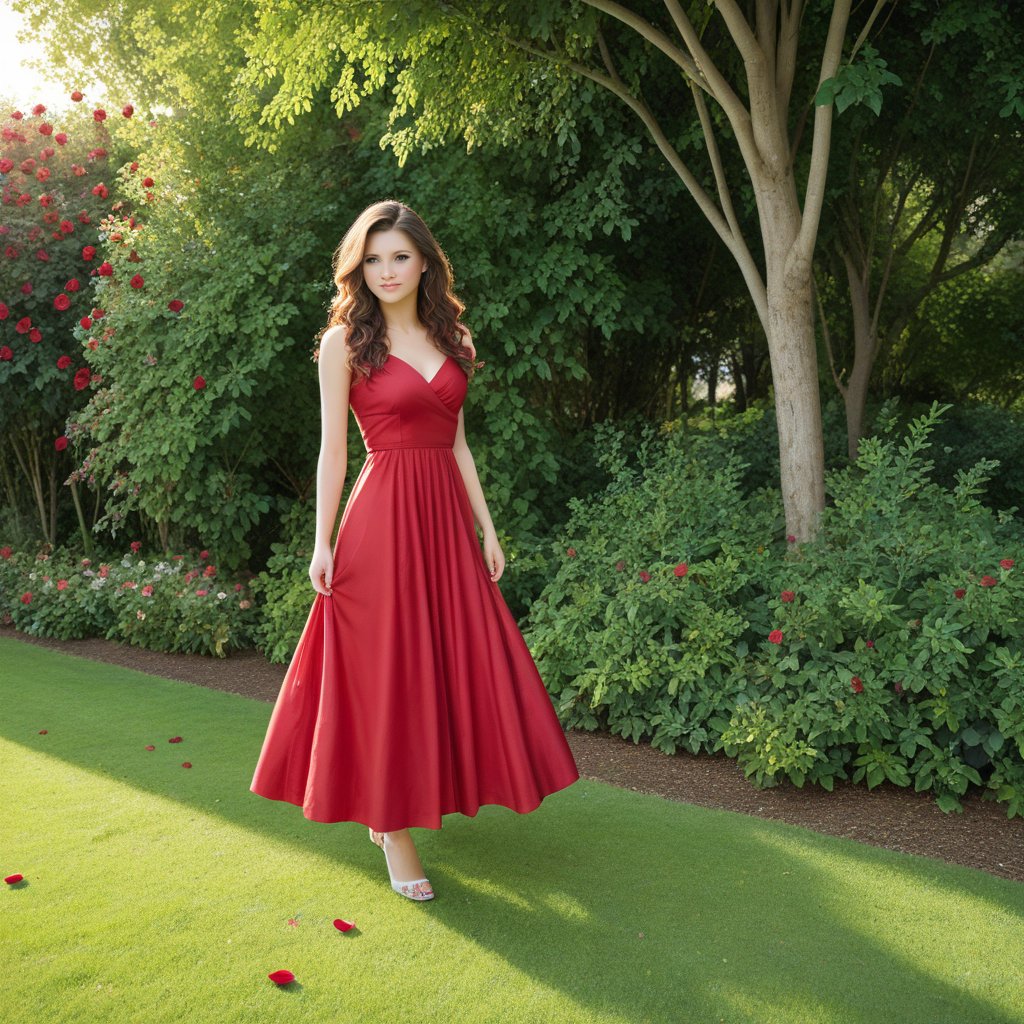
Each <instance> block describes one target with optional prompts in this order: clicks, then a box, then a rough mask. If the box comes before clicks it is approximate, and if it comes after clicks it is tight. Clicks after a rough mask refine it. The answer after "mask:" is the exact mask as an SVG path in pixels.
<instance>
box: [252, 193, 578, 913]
mask: <svg viewBox="0 0 1024 1024" xmlns="http://www.w3.org/2000/svg"><path fill="white" fill-rule="evenodd" d="M334 281H335V284H336V285H337V288H338V292H337V295H336V297H335V299H334V302H333V304H332V307H331V312H330V316H329V320H328V324H327V327H326V328H325V330H324V332H323V335H322V338H321V340H320V350H319V358H318V365H319V375H320V397H321V419H322V434H321V447H320V460H319V464H318V469H317V509H316V544H315V548H314V551H313V559H312V562H311V563H310V567H309V576H310V580H311V581H312V584H313V588H314V589H315V590H316V596H315V598H314V599H313V607H312V609H311V610H310V613H309V617H308V619H307V621H306V625H305V627H304V628H303V631H302V634H301V636H300V638H299V641H298V644H297V646H296V649H295V653H294V655H293V656H292V660H291V663H290V665H289V667H288V671H287V672H286V674H285V678H284V683H283V685H282V687H281V692H280V694H279V696H278V699H277V703H276V705H275V707H274V710H273V713H272V715H271V718H270V723H269V726H268V729H267V735H266V739H265V740H264V743H263V750H262V752H261V754H260V757H259V761H258V763H257V765H256V771H255V774H254V776H253V780H252V785H251V786H250V789H251V790H252V791H253V792H254V793H257V794H259V795H260V796H264V797H266V798H268V799H270V800H283V801H287V802H288V803H292V804H296V805H298V806H300V807H301V808H302V812H303V815H304V816H305V817H306V818H308V819H310V820H312V821H320V822H337V821H357V822H361V823H362V824H364V825H367V826H368V827H369V830H370V838H371V839H372V840H373V841H374V842H375V843H377V844H378V845H379V846H380V847H381V848H382V849H383V850H384V855H385V863H386V865H387V869H388V874H389V875H390V878H391V887H392V889H394V891H395V892H397V893H400V894H401V895H403V896H406V897H408V898H409V899H415V900H426V899H432V898H433V896H434V892H433V889H432V887H431V885H430V882H429V881H428V880H427V879H426V877H424V870H423V865H422V863H421V862H420V859H419V856H418V854H417V852H416V847H415V844H414V843H413V839H412V836H411V835H410V833H409V829H410V827H418V828H430V829H440V827H441V817H442V815H444V814H452V813H456V812H458V813H461V814H465V815H469V816H471V817H472V816H475V815H476V813H477V811H478V810H479V809H480V807H481V805H484V804H500V805H502V806H505V807H510V808H512V809H513V810H515V811H517V812H519V813H522V814H525V813H527V812H529V811H532V810H534V809H535V808H536V807H537V806H538V805H539V804H540V802H541V801H542V800H543V799H544V797H545V796H546V795H547V794H549V793H553V792H555V791H556V790H560V789H564V788H565V787H566V786H569V785H570V784H572V783H573V782H575V781H576V780H577V779H578V778H579V772H578V770H577V767H576V763H575V761H574V760H573V756H572V752H571V751H570V749H569V745H568V743H567V742H566V739H565V734H564V733H563V731H562V728H561V725H560V723H559V721H558V717H557V715H556V714H555V710H554V707H553V706H552V704H551V699H550V697H549V696H548V693H547V691H546V689H545V688H544V683H543V681H542V680H541V678H540V675H539V673H538V672H537V667H536V665H535V664H534V661H533V658H532V656H531V655H530V651H529V648H528V647H527V646H526V642H525V641H524V640H523V637H522V634H521V633H520V632H519V629H518V627H517V625H516V622H515V619H514V618H513V617H512V613H511V612H510V611H509V609H508V606H507V605H506V604H505V601H504V599H503V597H502V595H501V591H500V590H499V589H498V586H497V583H498V580H500V579H501V576H502V573H503V572H504V567H505V557H504V555H503V553H502V550H501V546H500V545H499V543H498V538H497V535H496V533H495V529H494V525H493V523H492V522H491V517H490V514H489V513H488V510H487V503H486V501H485V500H484V495H483V490H482V489H481V486H480V481H479V479H478V477H477V471H476V465H475V463H474V461H473V456H472V454H471V452H470V450H469V446H468V444H467V443H466V435H465V428H464V425H463V416H462V405H463V401H464V399H465V397H466V393H467V390H468V385H469V381H470V380H471V379H472V377H473V374H474V371H475V367H476V365H477V364H476V363H475V362H474V360H475V357H476V350H475V348H474V346H473V342H472V339H471V337H470V334H469V331H468V330H467V329H466V328H465V327H464V326H463V325H461V324H460V323H459V322H458V318H459V316H460V315H461V314H462V311H463V310H464V308H465V307H464V306H463V305H462V303H461V302H459V300H458V299H457V298H456V297H455V295H454V294H453V292H452V281H453V279H452V272H451V267H450V266H449V264H448V260H447V258H446V256H445V254H444V253H443V252H442V250H441V247H440V246H439V245H438V244H437V242H436V241H435V240H434V237H433V235H432V234H431V233H430V231H429V230H428V229H427V227H426V225H425V224H424V223H423V221H422V220H421V219H420V217H419V216H417V214H415V213H414V212H413V211H412V210H411V209H409V207H407V206H405V205H403V204H402V203H399V202H393V201H385V202H380V203H375V204H373V205H372V206H369V207H367V209H365V210H364V211H363V212H362V213H361V214H360V216H359V217H358V218H357V219H356V221H355V223H354V224H353V225H352V226H351V228H349V230H348V232H347V233H346V235H345V237H344V239H343V240H342V242H341V244H340V245H339V247H338V249H337V251H336V253H335V257H334ZM480 365H482V364H480ZM350 405H351V408H352V412H353V414H354V416H355V419H356V423H357V424H358V426H359V430H360V433H361V434H362V439H363V444H364V446H365V448H366V461H365V462H364V463H363V466H362V469H361V470H360V472H359V476H358V477H357V478H356V480H355V483H354V484H353V486H352V490H351V492H350V494H349V498H348V501H347V502H346V504H345V509H344V511H343V513H342V518H341V526H340V529H339V531H338V538H337V542H336V543H335V545H334V548H333V551H332V549H331V533H332V532H333V529H334V523H335V519H336V517H337V511H338V504H339V502H340V500H341V492H342V489H343V484H344V478H345V467H346V437H347V424H348V410H349V406H350ZM476 527H479V528H480V530H481V532H482V541H483V551H482V557H481V547H480V543H481V542H480V540H479V539H478V538H477V534H476Z"/></svg>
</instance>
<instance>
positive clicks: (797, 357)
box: [755, 171, 825, 542]
mask: <svg viewBox="0 0 1024 1024" xmlns="http://www.w3.org/2000/svg"><path fill="white" fill-rule="evenodd" d="M765 185H767V186H768V187H765ZM755 189H757V204H758V211H759V213H760V216H761V221H762V237H763V238H764V239H765V242H766V247H765V269H766V278H765V285H766V294H767V306H768V311H767V325H766V326H767V335H768V351H769V353H770V354H771V367H772V383H773V386H774V390H775V420H776V423H777V426H778V433H779V470H780V474H779V475H780V484H781V487H782V502H783V506H784V507H785V510H786V533H787V535H788V536H793V537H795V538H796V540H797V541H799V542H803V541H807V540H810V539H812V538H813V537H814V535H815V534H816V533H817V531H818V523H819V520H820V517H821V511H822V509H823V508H824V507H825V444H824V440H823V436H822V428H821V396H820V393H819V390H818V357H817V347H816V343H815V338H814V310H813V293H812V291H811V286H812V279H811V267H810V261H809V260H806V259H803V258H799V257H798V258H793V256H794V254H795V253H798V252H799V249H798V246H797V236H798V235H799V232H800V226H801V215H800V209H799V205H798V203H797V198H796V187H795V182H794V180H793V177H792V172H791V171H788V172H787V173H786V174H784V175H783V176H781V177H780V178H779V179H778V180H777V181H775V182H772V181H770V180H769V181H767V182H763V181H762V182H758V181H757V180H755Z"/></svg>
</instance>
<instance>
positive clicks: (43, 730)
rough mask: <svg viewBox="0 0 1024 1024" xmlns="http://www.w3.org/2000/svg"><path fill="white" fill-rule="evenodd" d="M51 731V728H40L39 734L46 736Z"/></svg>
mask: <svg viewBox="0 0 1024 1024" xmlns="http://www.w3.org/2000/svg"><path fill="white" fill-rule="evenodd" d="M49 731H50V730H49V729H40V730H39V735H40V736H45V735H46V734H47V733H48V732H49Z"/></svg>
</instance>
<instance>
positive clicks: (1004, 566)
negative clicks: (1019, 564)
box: [999, 558, 1013, 569]
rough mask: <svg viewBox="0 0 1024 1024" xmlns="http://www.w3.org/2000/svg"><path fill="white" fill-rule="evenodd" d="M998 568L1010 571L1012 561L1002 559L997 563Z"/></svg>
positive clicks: (1010, 559)
mask: <svg viewBox="0 0 1024 1024" xmlns="http://www.w3.org/2000/svg"><path fill="white" fill-rule="evenodd" d="M999 568H1000V569H1012V568H1013V559H1012V558H1004V559H1002V560H1001V561H1000V562H999Z"/></svg>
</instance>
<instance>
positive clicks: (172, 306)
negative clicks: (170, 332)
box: [167, 299, 185, 313]
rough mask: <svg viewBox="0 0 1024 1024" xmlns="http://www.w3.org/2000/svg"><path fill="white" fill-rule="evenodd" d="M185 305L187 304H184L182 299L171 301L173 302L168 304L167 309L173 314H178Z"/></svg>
mask: <svg viewBox="0 0 1024 1024" xmlns="http://www.w3.org/2000/svg"><path fill="white" fill-rule="evenodd" d="M184 305H185V303H184V302H182V301H181V299H171V301H170V302H168V303H167V308H168V309H169V310H170V311H171V312H172V313H177V312H179V311H180V310H181V308H182V307H183V306H184Z"/></svg>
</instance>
